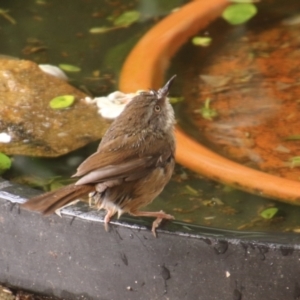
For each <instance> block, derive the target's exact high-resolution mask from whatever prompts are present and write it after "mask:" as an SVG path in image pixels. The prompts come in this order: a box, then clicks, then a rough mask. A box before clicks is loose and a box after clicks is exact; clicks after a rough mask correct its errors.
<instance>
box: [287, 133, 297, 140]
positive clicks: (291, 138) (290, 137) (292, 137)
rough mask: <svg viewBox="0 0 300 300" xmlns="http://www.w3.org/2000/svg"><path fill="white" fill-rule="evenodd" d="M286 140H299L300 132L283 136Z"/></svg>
mask: <svg viewBox="0 0 300 300" xmlns="http://www.w3.org/2000/svg"><path fill="white" fill-rule="evenodd" d="M285 140H286V141H298V140H300V134H294V135H290V136H288V137H286V138H285Z"/></svg>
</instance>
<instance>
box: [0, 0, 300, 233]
mask: <svg viewBox="0 0 300 300" xmlns="http://www.w3.org/2000/svg"><path fill="white" fill-rule="evenodd" d="M185 2H186V1H179V0H176V1H175V0H173V1H170V0H164V1H162V0H155V1H154V0H144V1H142V0H141V1H115V0H113V1H109V0H107V1H104V0H101V1H99V0H97V1H96V0H81V1H76V2H75V1H73V0H65V1H63V2H62V1H58V0H31V1H27V2H26V4H25V2H24V1H17V0H11V1H9V2H7V3H2V4H1V5H2V6H1V7H0V8H1V9H2V10H3V11H4V12H2V13H1V14H0V39H1V41H2V42H1V44H0V54H2V55H8V56H13V57H18V58H22V59H28V60H32V61H34V62H37V63H39V64H52V65H59V64H69V65H73V66H77V67H79V68H80V71H79V72H74V73H68V76H69V78H70V82H71V84H73V85H75V86H77V87H79V88H80V89H82V90H83V91H85V92H88V93H90V94H92V95H97V96H101V95H107V94H108V93H110V92H112V91H114V90H117V87H118V78H119V74H120V70H121V67H122V63H123V62H124V60H125V58H126V55H127V54H128V53H129V52H130V50H131V49H132V47H133V46H134V45H135V43H136V42H137V41H138V40H139V39H140V38H141V37H142V36H143V34H145V33H146V32H147V30H149V29H150V28H151V27H152V26H154V25H155V24H156V23H157V22H159V21H160V20H161V19H162V18H163V17H164V16H166V15H167V14H169V13H171V11H172V9H175V8H176V7H178V6H180V5H183V4H184V3H185ZM257 7H258V11H259V13H258V15H257V16H256V17H255V18H254V19H253V20H251V21H250V22H248V23H247V25H241V26H238V27H233V26H230V25H226V24H225V22H224V21H223V20H217V21H216V22H214V23H213V24H212V25H211V26H210V27H209V28H207V29H205V31H204V32H201V33H199V34H201V35H206V36H210V37H212V40H213V43H212V45H211V46H209V47H206V48H200V47H196V46H194V45H192V43H188V44H187V45H186V46H184V47H183V49H182V50H181V51H180V52H179V53H178V54H177V55H176V57H175V58H174V60H173V63H172V66H171V68H170V70H169V74H174V73H176V74H178V80H177V81H176V84H175V85H174V88H172V95H171V96H176V97H180V96H182V95H183V96H184V97H185V101H183V102H180V103H178V104H175V105H174V108H175V111H176V114H177V117H178V122H179V123H180V125H181V126H182V127H183V128H185V129H186V130H187V131H188V132H189V134H191V135H192V136H193V137H195V138H196V139H198V140H200V141H201V142H204V143H206V144H207V145H209V146H210V147H212V148H213V149H217V150H218V149H221V150H218V151H220V153H222V154H223V155H228V156H229V157H231V158H236V152H234V151H235V150H236V149H234V147H233V146H236V144H233V145H231V144H230V142H231V141H232V140H233V139H234V138H233V137H232V134H233V133H234V132H235V133H236V131H237V130H236V127H237V122H236V123H235V124H234V126H235V127H234V130H233V131H232V132H230V135H229V136H228V135H227V136H226V135H225V134H224V132H222V131H220V130H219V131H218V130H215V131H214V130H212V129H211V128H212V126H213V127H214V128H216V127H218V128H219V129H220V128H221V127H222V126H223V127H224V126H225V125H224V122H225V121H224V120H220V119H219V118H218V120H217V121H216V122H215V121H214V120H212V121H211V120H205V119H203V118H201V116H200V117H199V114H197V113H195V111H197V109H198V110H199V108H201V106H203V103H204V101H203V100H205V99H207V98H210V99H215V98H216V97H217V100H214V102H212V105H215V103H218V101H221V98H222V96H224V91H225V92H226V93H227V94H226V96H227V97H228V99H234V100H235V101H237V102H232V103H229V102H228V100H226V101H227V102H226V103H227V104H228V105H227V108H229V109H230V111H231V110H232V108H239V103H238V100H239V99H240V98H238V97H240V90H239V89H240V88H241V87H240V84H241V80H244V81H243V82H242V83H243V84H246V87H247V88H249V86H251V85H252V87H253V84H252V82H251V80H252V78H255V79H257V78H258V79H259V81H260V82H261V81H263V82H270V80H269V79H270V78H271V77H272V76H271V75H270V74H268V76H269V77H270V78H269V77H268V78H267V75H266V74H265V73H262V71H261V70H258V69H255V70H253V68H252V65H253V61H252V62H250V64H252V65H251V72H250V71H248V69H249V68H250V66H249V64H246V63H245V64H242V61H241V62H240V63H241V64H240V65H238V66H240V70H237V69H236V70H237V71H236V72H235V74H227V73H226V67H228V66H227V65H226V62H228V59H230V58H231V57H241V56H242V55H243V54H241V53H242V52H239V51H241V50H240V49H238V47H239V46H240V45H239V43H241V41H242V42H243V47H244V48H245V49H246V50H245V51H250V50H249V49H250V48H251V49H252V52H253V51H254V50H253V47H254V46H253V45H254V44H255V43H256V46H257V48H255V51H256V52H255V51H254V52H255V53H254V54H253V55H252V60H253V59H256V58H257V57H260V58H269V57H270V53H271V52H270V51H269V49H263V50H262V49H261V48H260V47H263V46H265V44H263V42H261V41H260V40H259V38H256V37H253V36H255V35H258V36H262V35H263V34H265V33H266V32H268V31H267V30H269V31H270V32H271V30H273V29H272V28H273V26H275V25H278V24H281V22H282V21H283V20H285V21H286V22H288V21H290V22H292V21H293V19H292V17H293V18H294V20H296V17H297V16H296V12H297V11H298V12H300V3H298V1H292V0H291V1H280V0H278V1H264V3H258V4H257ZM6 10H8V11H6ZM126 11H138V12H140V18H139V20H138V22H135V23H134V24H132V25H130V26H128V27H126V28H115V29H112V30H109V31H107V32H105V33H98V34H96V33H91V29H94V30H92V31H94V32H95V31H97V30H96V29H95V28H103V27H112V26H113V25H112V23H113V21H112V20H113V19H114V18H116V17H117V16H119V15H121V14H122V13H123V12H126ZM298 17H299V16H298ZM295 22H296V21H295ZM291 30H293V34H294V35H295V34H296V32H300V26H299V27H293V29H291ZM270 34H271V33H270ZM266 36H267V37H268V34H267V35H266ZM256 39H257V40H256ZM250 40H251V43H252V44H250ZM275 40H276V38H275ZM277 42H278V44H275V42H273V40H272V41H269V43H272V46H273V47H275V48H277V47H279V45H280V43H281V40H279V41H277ZM288 42H289V40H288V38H287V40H285V43H286V45H287V43H288ZM247 43H248V46H247ZM220 44H221V45H222V47H220V46H219V45H220ZM281 45H282V44H281ZM286 47H289V45H287V46H286ZM293 47H294V48H296V46H295V45H294V44H293ZM294 50H295V51H296V49H294ZM258 52H259V53H258ZM220 53H222V54H221V55H220ZM257 53H258V54H257ZM272 53H273V52H272ZM295 53H296V52H295ZM248 54H249V53H248ZM218 55H220V56H219V57H221V58H218V57H217V56H218ZM226 55H227V56H226ZM283 55H284V54H283ZM295 55H296V54H295ZM271 58H272V57H271ZM295 59H296V58H295ZM278 61H279V60H277V63H281V61H279V62H278ZM214 62H215V63H214ZM295 65H297V61H295ZM141 67H142V66H141ZM237 68H238V67H237ZM220 70H222V71H220ZM272 70H273V69H272ZM258 72H260V73H259V75H257V74H258ZM282 72H283V71H282ZM279 73H280V71H279ZM203 74H204V75H206V76H207V75H209V76H211V78H210V79H213V80H215V81H214V84H217V85H218V84H219V86H218V87H221V88H222V89H224V90H218V91H217V92H216V90H215V89H209V88H208V87H207V86H205V81H204V82H203V80H201V77H200V76H199V75H203ZM296 74H297V73H296V72H294V73H292V74H290V73H289V71H287V73H286V74H281V75H282V77H285V78H286V77H288V75H289V76H290V77H291V78H292V77H293V76H294V78H295V77H296V76H297V75H296ZM217 75H218V76H223V78H221V79H220V78H219V79H218V78H217V79H218V80H221V81H222V80H223V83H222V84H221V85H220V81H218V82H216V77H217ZM250 75H251V76H250ZM273 75H274V71H273ZM225 76H227V77H228V80H227V77H226V78H225ZM247 76H248V77H247ZM276 76H277V77H279V75H278V74H277V73H276ZM274 77H275V75H274V76H273V77H272V79H273V80H274ZM207 78H208V77H206V79H207ZM224 78H225V79H226V80H227V81H226V80H225V79H224ZM236 78H238V80H240V81H234V80H236ZM202 79H203V77H202ZM255 82H257V81H255ZM250 83H251V84H250ZM285 83H286V84H291V82H285ZM243 88H245V85H243ZM259 88H260V87H258V86H257V85H255V86H254V89H255V92H257V90H258V89H259ZM281 88H282V89H283V90H284V91H285V89H286V88H287V86H284V87H283V86H281ZM288 88H290V86H289V87H288ZM293 88H297V86H296V85H295V86H294V87H293ZM133 92H134V91H133ZM243 93H244V91H243ZM293 93H296V91H294V90H293ZM245 97H246V96H245ZM247 97H248V96H247ZM249 97H250V96H249ZM272 97H273V96H272V95H271V96H270V95H269V96H268V98H267V100H268V101H269V102H268V103H267V104H264V105H265V106H266V105H269V106H270V101H271V100H272V99H273V98H272ZM277 97H279V96H278V95H277ZM270 99H271V100H270ZM299 99H300V98H298V99H297V100H299ZM281 100H282V99H281ZM294 103H295V101H294ZM257 105H258V108H259V105H262V104H261V102H259V103H258V104H257ZM294 105H295V106H293V108H292V109H294V110H295V109H297V103H296V104H294ZM298 105H299V104H298ZM271 106H272V107H273V104H272V105H271ZM295 107H296V108H295ZM215 108H216V110H217V111H218V112H219V114H220V112H221V111H222V109H223V108H222V107H221V106H220V107H218V106H215ZM258 108H257V109H258ZM251 109H253V108H251ZM247 110H248V111H249V110H250V108H249V107H248V108H247ZM258 110H259V109H258ZM276 112H277V113H278V108H277V106H276ZM239 113H240V112H239ZM242 113H243V112H242ZM240 118H241V119H242V120H244V119H245V115H243V114H242V115H241V117H240ZM292 118H293V117H292ZM235 121H236V120H235ZM296 121H298V119H297V118H295V122H296ZM249 122H250V121H249ZM251 122H252V121H251ZM220 124H221V125H220ZM295 124H297V123H293V125H294V128H295V126H297V125H295ZM239 125H240V124H239ZM248 125H249V124H247V126H248ZM78 126H80V124H79V125H78ZM226 126H227V127H228V126H229V125H228V124H226ZM230 126H231V127H233V126H232V125H230ZM273 126H274V125H273ZM269 127H270V125H269ZM198 128H201V130H199V129H198ZM203 128H204V129H203ZM247 130H248V131H249V130H250V129H248V128H247ZM203 133H204V134H203ZM209 133H212V134H209ZM262 133H265V131H264V129H262ZM238 134H239V133H238ZM292 134H293V135H296V134H297V131H295V132H292ZM224 137H225V140H224ZM221 138H223V139H221ZM220 140H221V142H220ZM235 141H236V137H235ZM282 143H283V142H282ZM220 144H222V147H223V148H220V147H219V145H220ZM224 145H225V146H224ZM228 145H230V148H229V146H228ZM280 145H281V144H280ZM239 146H240V145H239ZM276 146H278V145H277V144H276ZM226 147H227V148H226ZM284 147H285V148H287V146H286V145H282V147H281V150H282V149H283V148H284ZM96 148H97V143H93V144H90V145H88V146H87V147H85V148H84V149H80V150H77V151H74V152H73V153H70V154H68V155H65V156H62V157H60V158H56V159H54V158H51V159H41V158H31V157H30V158H28V157H24V156H15V157H14V158H13V166H12V169H11V170H10V171H8V172H7V173H5V175H4V176H5V177H6V178H7V179H10V180H15V181H17V182H20V183H25V184H30V185H32V186H35V187H39V188H44V189H51V188H54V187H58V186H60V185H61V184H64V183H66V182H67V180H65V179H67V178H69V176H70V175H72V174H73V173H74V172H75V170H76V167H77V166H78V165H79V164H80V162H82V161H83V160H84V159H85V158H86V157H87V156H88V155H90V154H91V153H93V152H94V151H95V150H96ZM229 149H230V150H231V152H230V151H229ZM251 149H253V148H251ZM297 150H298V148H297V147H295V149H293V153H292V155H293V156H297ZM246 152H247V151H246ZM266 152H267V153H268V151H267V150H266ZM247 153H249V151H248V152H247ZM255 154H257V153H255ZM281 154H282V153H281ZM285 154H286V153H285ZM253 157H257V155H256V156H255V155H254V154H252V155H250V156H247V157H245V155H244V156H242V158H241V161H242V162H243V163H245V164H247V165H251V167H255V168H257V167H259V166H258V165H257V164H256V165H255V163H257V161H258V160H256V161H253V159H252V158H253ZM251 159H252V160H251ZM284 159H286V158H284ZM289 169H290V168H289ZM295 170H297V169H296V167H295V169H294V170H293V171H295ZM267 171H268V170H267ZM297 176H298V175H297ZM299 177H300V176H299ZM299 177H298V178H299ZM268 208H276V209H278V212H277V214H276V215H275V216H274V217H272V218H271V219H266V218H263V217H262V216H261V213H262V212H263V211H265V210H266V209H268ZM147 209H153V210H160V209H163V210H165V211H166V212H168V213H171V214H173V215H174V216H175V218H176V220H179V221H184V222H187V223H191V224H196V225H205V226H212V227H219V228H225V229H233V230H236V229H238V230H256V231H257V230H262V231H293V232H300V218H299V215H300V207H295V206H292V205H288V204H284V203H281V202H278V201H274V200H271V199H265V198H262V197H258V196H255V195H252V194H248V193H246V192H242V191H238V190H236V189H233V188H231V187H229V186H225V185H222V184H221V183H216V182H213V181H210V180H207V179H205V178H203V176H201V175H199V174H196V173H193V172H191V171H189V170H187V169H185V168H183V167H181V166H179V165H177V166H176V170H175V172H174V175H173V178H172V180H171V182H170V184H169V185H168V186H167V187H166V189H165V190H164V191H163V193H162V194H161V195H160V196H159V197H158V199H156V201H154V202H153V203H152V204H151V205H150V207H148V208H147ZM149 224H150V220H149Z"/></svg>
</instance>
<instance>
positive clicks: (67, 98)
mask: <svg viewBox="0 0 300 300" xmlns="http://www.w3.org/2000/svg"><path fill="white" fill-rule="evenodd" d="M74 100H75V97H74V96H73V95H63V96H58V97H55V98H53V99H52V100H51V101H50V103H49V105H50V107H51V108H52V109H63V108H67V107H69V106H71V105H72V104H73V103H74Z"/></svg>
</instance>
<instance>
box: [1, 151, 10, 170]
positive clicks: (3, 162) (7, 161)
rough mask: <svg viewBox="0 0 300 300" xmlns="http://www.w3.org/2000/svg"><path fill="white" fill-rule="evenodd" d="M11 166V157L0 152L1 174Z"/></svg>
mask: <svg viewBox="0 0 300 300" xmlns="http://www.w3.org/2000/svg"><path fill="white" fill-rule="evenodd" d="M10 167H11V159H10V158H9V157H8V156H6V155H5V154H4V153H2V152H0V174H3V173H4V172H5V171H6V170H8V169H10Z"/></svg>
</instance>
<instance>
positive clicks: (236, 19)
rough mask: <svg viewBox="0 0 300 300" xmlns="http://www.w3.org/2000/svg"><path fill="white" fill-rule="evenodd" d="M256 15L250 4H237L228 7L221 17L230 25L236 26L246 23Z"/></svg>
mask: <svg viewBox="0 0 300 300" xmlns="http://www.w3.org/2000/svg"><path fill="white" fill-rule="evenodd" d="M256 13H257V8H256V6H255V5H254V4H251V3H237V4H233V5H230V6H228V7H227V8H226V9H225V10H224V12H223V14H222V17H223V19H225V20H226V21H227V22H228V23H229V24H231V25H238V24H242V23H245V22H247V21H248V20H250V19H251V18H252V17H253V16H255V15H256Z"/></svg>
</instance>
